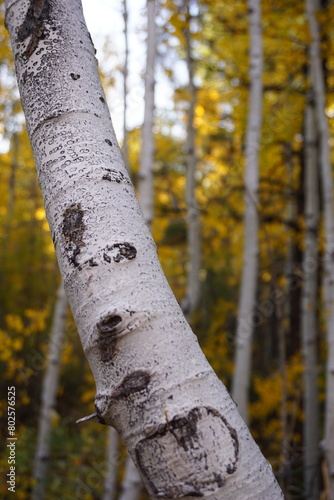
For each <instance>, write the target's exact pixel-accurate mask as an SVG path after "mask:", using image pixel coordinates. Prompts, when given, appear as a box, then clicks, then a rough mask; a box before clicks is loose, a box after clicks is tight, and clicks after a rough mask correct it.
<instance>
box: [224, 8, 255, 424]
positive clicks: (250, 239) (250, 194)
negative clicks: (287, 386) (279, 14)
mask: <svg viewBox="0 0 334 500" xmlns="http://www.w3.org/2000/svg"><path fill="white" fill-rule="evenodd" d="M248 6H249V12H250V61H249V66H250V71H249V74H250V95H249V111H248V124H247V137H246V172H245V204H246V208H245V217H244V220H245V224H244V226H245V241H244V263H243V272H242V281H241V294H240V302H239V310H238V323H237V334H236V346H235V348H236V354H235V371H234V375H233V380H232V396H233V399H234V401H235V402H236V403H237V405H238V409H239V411H240V414H241V416H242V417H243V418H244V420H245V421H246V422H247V421H248V396H249V384H250V377H251V347H252V337H253V313H254V307H255V303H256V284H257V274H258V227H259V221H258V213H257V205H258V185H259V179H258V177H259V174H258V156H259V144H260V132H261V123H262V72H263V54H262V29H261V2H260V0H249V1H248Z"/></svg>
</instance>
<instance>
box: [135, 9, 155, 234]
mask: <svg viewBox="0 0 334 500" xmlns="http://www.w3.org/2000/svg"><path fill="white" fill-rule="evenodd" d="M155 56H156V34H155V0H147V56H146V71H145V109H144V123H143V127H142V148H141V155H140V168H139V178H138V195H139V201H140V207H141V209H142V212H143V214H144V217H145V220H146V222H147V224H148V225H150V224H151V222H152V220H153V163H154V134H153V124H154V83H155V79H154V68H155Z"/></svg>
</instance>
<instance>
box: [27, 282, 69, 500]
mask: <svg viewBox="0 0 334 500" xmlns="http://www.w3.org/2000/svg"><path fill="white" fill-rule="evenodd" d="M67 306H68V303H67V298H66V294H65V290H64V287H63V283H61V284H60V286H59V290H58V298H57V302H56V306H55V310H54V315H53V324H52V329H51V335H50V342H49V356H48V364H47V368H46V372H45V376H44V381H43V392H42V398H41V399H42V403H41V411H40V417H39V425H38V437H37V449H36V454H35V464H34V479H35V486H34V490H33V495H32V496H33V499H34V500H42V499H44V498H45V488H46V480H47V472H48V468H49V460H50V432H51V427H52V412H53V411H54V408H55V404H56V396H57V389H58V382H59V368H60V357H61V353H62V347H63V342H64V335H65V321H66V311H67Z"/></svg>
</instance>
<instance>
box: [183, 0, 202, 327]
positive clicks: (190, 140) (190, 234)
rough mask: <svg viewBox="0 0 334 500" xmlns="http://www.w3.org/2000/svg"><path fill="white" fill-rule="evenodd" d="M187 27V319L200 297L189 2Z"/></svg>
mask: <svg viewBox="0 0 334 500" xmlns="http://www.w3.org/2000/svg"><path fill="white" fill-rule="evenodd" d="M186 7H187V23H188V27H187V29H185V30H184V36H185V42H186V56H187V69H188V79H189V83H188V92H189V98H190V100H189V108H188V121H187V143H186V153H187V175H186V206H187V249H188V272H187V290H186V296H185V298H184V300H183V304H182V309H183V311H184V313H185V314H187V317H188V318H191V315H192V313H193V312H194V310H195V309H196V307H197V305H198V301H199V297H200V281H199V272H200V268H201V235H200V219H199V209H198V204H197V200H196V164H197V161H196V141H195V139H196V132H195V127H194V116H195V106H196V99H197V97H196V87H195V83H194V59H193V56H192V47H191V34H190V23H191V14H190V11H189V0H187V2H186Z"/></svg>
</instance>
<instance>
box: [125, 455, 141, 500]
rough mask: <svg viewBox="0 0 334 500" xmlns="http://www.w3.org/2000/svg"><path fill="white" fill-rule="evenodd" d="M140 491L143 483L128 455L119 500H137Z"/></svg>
mask: <svg viewBox="0 0 334 500" xmlns="http://www.w3.org/2000/svg"><path fill="white" fill-rule="evenodd" d="M142 489H143V482H142V479H141V477H140V474H139V473H138V469H137V467H136V466H135V464H134V463H133V460H132V458H131V457H130V455H128V457H127V460H126V466H125V475H124V479H123V481H122V488H121V494H120V496H119V500H138V498H139V497H140V493H141V491H142Z"/></svg>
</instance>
